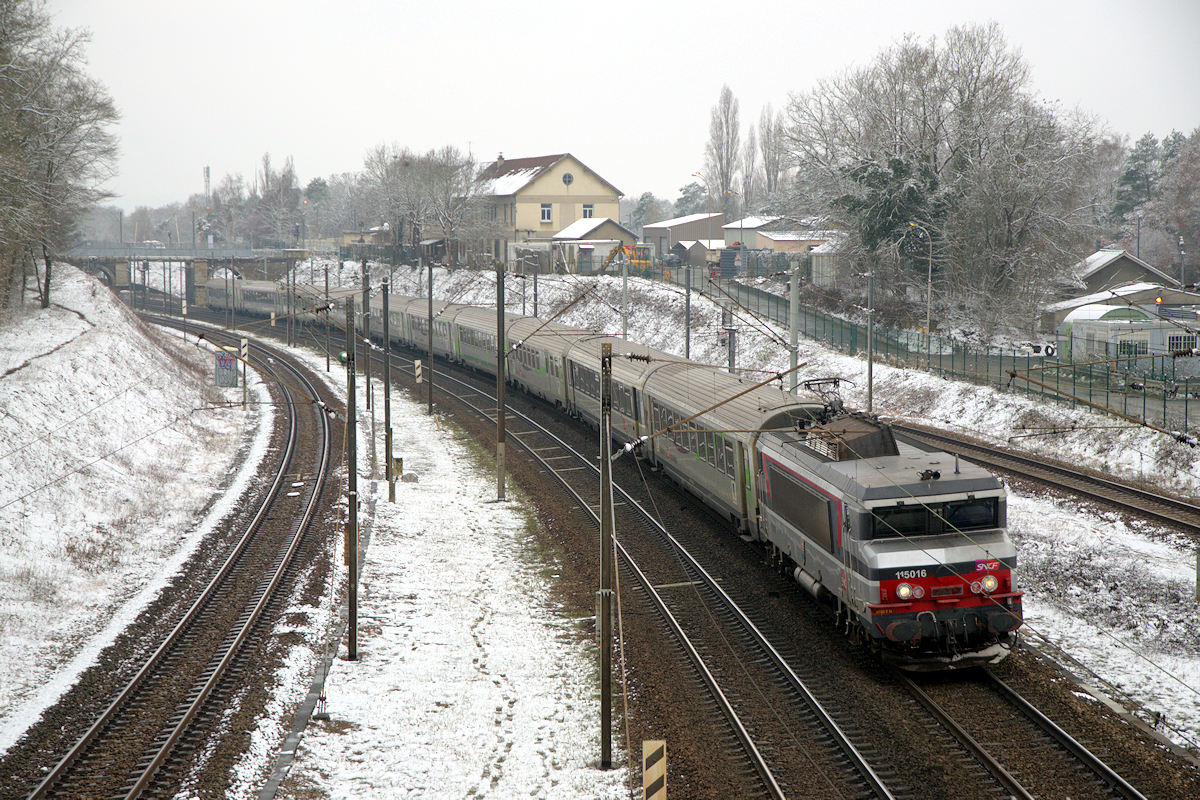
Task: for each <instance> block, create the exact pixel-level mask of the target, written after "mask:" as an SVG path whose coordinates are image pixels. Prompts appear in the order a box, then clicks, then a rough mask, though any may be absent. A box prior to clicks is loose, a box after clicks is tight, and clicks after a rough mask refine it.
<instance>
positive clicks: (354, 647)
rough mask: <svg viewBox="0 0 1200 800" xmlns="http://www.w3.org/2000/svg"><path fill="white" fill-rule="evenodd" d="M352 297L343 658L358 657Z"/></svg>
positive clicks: (350, 312)
mask: <svg viewBox="0 0 1200 800" xmlns="http://www.w3.org/2000/svg"><path fill="white" fill-rule="evenodd" d="M354 350H355V347H354V298H353V297H347V298H346V481H347V497H348V500H349V503H350V515H349V519H348V521H347V523H346V566H347V568H348V580H349V584H350V586H349V597H348V603H349V607H350V608H349V618H350V619H349V633H348V641H347V653H346V659H347V660H349V661H357V660H358V451H357V449H356V441H355V438H356V437H355V434H356V432H357V429H358V414H357V409H356V407H355V403H354V382H355V379H356V377H357V376H356V375H355V374H354Z"/></svg>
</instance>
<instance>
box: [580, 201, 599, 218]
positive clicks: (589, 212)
mask: <svg viewBox="0 0 1200 800" xmlns="http://www.w3.org/2000/svg"><path fill="white" fill-rule="evenodd" d="M595 215H596V206H595V204H593V203H584V204H583V218H584V219H594V218H595Z"/></svg>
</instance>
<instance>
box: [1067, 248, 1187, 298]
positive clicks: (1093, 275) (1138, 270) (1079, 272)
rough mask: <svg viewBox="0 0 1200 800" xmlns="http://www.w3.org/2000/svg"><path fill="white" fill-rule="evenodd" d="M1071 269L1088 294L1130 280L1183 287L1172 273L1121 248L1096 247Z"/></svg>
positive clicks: (1124, 283)
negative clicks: (1167, 272)
mask: <svg viewBox="0 0 1200 800" xmlns="http://www.w3.org/2000/svg"><path fill="white" fill-rule="evenodd" d="M1071 272H1072V275H1073V276H1074V277H1075V278H1077V279H1078V281H1079V282H1080V283H1081V284H1082V285H1083V286H1084V287H1085V288H1086V289H1087V291H1088V292H1089V293H1093V292H1099V291H1102V290H1104V289H1110V288H1113V287H1116V286H1123V285H1126V284H1130V283H1154V284H1158V285H1160V286H1170V287H1173V288H1179V287H1180V286H1181V284H1180V283H1179V281H1177V280H1175V279H1174V278H1172V277H1171V276H1170V275H1167V274H1166V273H1165V272H1162V271H1161V270H1159V269H1157V268H1155V267H1153V266H1151V265H1150V264H1147V263H1146V262H1145V261H1142V260H1141V259H1140V258H1138V257H1137V256H1135V255H1132V254H1130V253H1129V252H1128V251H1126V250H1122V249H1102V250H1097V251H1096V252H1094V253H1092V254H1091V255H1090V256H1088V257H1087V258H1085V259H1084V260H1082V261H1080V262H1079V263H1077V264H1076V265H1075V266H1074V268H1073V269H1072V270H1071Z"/></svg>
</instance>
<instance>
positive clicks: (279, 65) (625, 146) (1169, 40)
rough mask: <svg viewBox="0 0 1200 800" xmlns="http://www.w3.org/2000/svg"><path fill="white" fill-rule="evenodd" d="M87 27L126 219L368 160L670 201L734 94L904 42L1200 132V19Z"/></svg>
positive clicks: (126, 20) (71, 12) (799, 83)
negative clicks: (965, 30) (549, 164)
mask: <svg viewBox="0 0 1200 800" xmlns="http://www.w3.org/2000/svg"><path fill="white" fill-rule="evenodd" d="M48 7H49V8H50V10H51V12H52V13H53V14H54V16H55V21H56V24H58V25H59V26H67V27H86V28H89V29H90V30H91V31H92V34H93V41H92V43H91V44H90V45H89V47H88V51H87V52H88V56H89V70H90V72H91V73H92V74H93V75H94V76H95V77H96V78H98V79H99V80H101V81H103V82H104V83H105V84H106V85H107V86H108V88H109V90H110V91H111V92H112V94H113V96H114V98H115V100H116V102H117V105H118V107H119V109H120V111H121V114H122V121H121V123H120V126H119V128H118V133H119V135H120V138H121V156H120V163H119V168H120V174H119V175H118V176H117V178H115V179H114V180H113V182H112V183H111V184H110V186H109V188H110V189H111V190H112V191H114V192H116V193H117V194H118V195H119V197H118V198H117V200H116V201H115V202H117V203H118V204H119V205H121V206H123V207H125V208H126V209H128V210H132V208H133V207H134V206H136V205H143V204H149V205H160V204H163V203H167V202H171V201H173V200H184V199H185V198H186V197H187V195H188V194H190V193H194V192H202V191H203V189H204V184H203V167H204V165H205V164H208V165H210V166H211V167H212V174H213V183H214V184H215V183H216V182H217V181H219V180H220V178H221V176H223V175H224V174H226V173H229V172H235V173H236V172H241V173H243V174H245V175H246V176H247V178H249V177H250V176H251V175H252V174H253V172H254V170H255V168H256V167H257V165H258V163H259V160H260V158H261V156H262V154H263V153H264V152H270V153H271V155H272V158H273V162H274V163H275V164H279V163H282V161H283V159H284V158H285V157H287V156H289V155H290V156H292V157H293V158H294V159H295V163H296V169H297V172H298V174H299V175H300V177H301V179H302V180H303V181H304V182H307V181H308V180H309V179H311V178H313V177H317V176H327V175H329V174H332V173H336V172H348V171H354V170H358V169H360V168H361V166H362V159H363V156H364V155H365V153H366V152H367V150H368V149H370V148H371V147H372V146H374V145H377V144H380V143H383V142H399V143H401V144H407V145H410V146H412V147H414V148H418V149H428V148H432V147H437V146H441V145H443V144H455V145H458V146H460V147H462V148H464V149H466V148H468V147H469V148H470V149H471V150H472V151H473V152H474V153H475V154H476V156H477V158H479V159H481V160H490V159H492V158H494V157H495V156H496V154H497V153H498V152H503V153H504V155H505V156H506V157H508V158H517V157H522V156H533V155H544V154H547V153H557V152H563V151H568V152H571V153H573V154H574V155H575V156H577V157H578V158H580V159H581V160H582V161H583V162H584V163H586V164H588V165H589V166H590V167H592V168H593V169H595V170H596V171H597V172H599V173H600V174H601V175H603V176H604V177H605V178H607V179H608V180H610V181H611V182H612V183H614V184H615V185H616V186H617V187H618V188H619V189H621V190H622V191H623V192H625V193H626V194H627V195H634V196H636V195H638V194H640V193H641V192H643V191H653V192H655V193H656V194H658V195H660V196H665V197H667V198H668V199H672V200H673V199H675V198H676V197H677V196H678V189H679V187H680V186H683V185H684V184H685V183H688V182H689V181H690V180H691V179H692V178H691V173H693V172H695V171H697V170H699V169H700V168H701V166H702V163H703V154H704V142H705V138H706V135H707V129H708V116H709V113H710V110H711V108H712V106H713V105H714V103H715V102H716V99H717V95H718V93H719V92H720V89H721V86H722V84H726V83H727V84H729V86H730V88H731V89H732V90H733V92H734V95H735V96H736V97H737V98H738V100H739V101H740V103H741V114H742V122H743V124H745V123H747V122H749V121H751V120H753V121H757V119H758V115H759V111H760V109H761V108H762V106H763V105H764V104H766V103H772V104H774V105H775V107H776V108H779V107H782V106H784V105H785V104H786V102H787V98H788V94H789V92H794V91H802V90H805V89H808V88H811V87H812V86H813V84H814V83H815V82H816V81H817V80H818V79H819V78H822V77H825V76H828V75H831V74H834V73H837V72H840V71H842V70H843V69H845V68H846V67H848V66H851V65H855V64H863V63H865V62H867V61H869V60H870V59H871V58H872V57H873V56H874V54H875V53H877V52H878V51H879V50H880V49H881V48H883V47H885V46H887V45H889V44H891V43H893V42H895V41H897V40H898V39H899V38H900V37H901V36H902V35H903V34H904V33H906V32H913V33H916V34H917V35H919V36H921V37H928V36H930V35H935V34H937V35H940V34H942V33H944V32H945V30H946V29H947V28H949V27H951V26H953V25H957V24H963V23H967V22H983V21H987V20H989V19H995V20H996V21H997V22H999V23H1000V24H1001V26H1002V27H1003V28H1004V31H1005V33H1006V36H1007V37H1008V40H1009V42H1010V44H1012V45H1015V46H1017V47H1019V48H1020V49H1021V50H1022V52H1023V53H1024V55H1025V57H1026V59H1027V60H1028V61H1029V63H1030V65H1031V67H1032V75H1033V85H1034V89H1035V91H1037V92H1038V94H1040V95H1041V96H1043V97H1045V98H1047V99H1050V100H1057V101H1059V102H1060V103H1061V104H1063V105H1065V106H1067V107H1076V106H1077V107H1079V108H1081V109H1083V110H1085V111H1088V112H1090V113H1094V114H1096V115H1097V116H1099V117H1100V118H1101V119H1103V120H1105V121H1107V123H1108V124H1109V125H1110V127H1111V128H1112V129H1113V130H1114V131H1116V132H1119V133H1123V134H1128V135H1130V136H1131V137H1132V138H1135V139H1136V138H1137V136H1139V135H1141V134H1142V133H1144V132H1146V131H1152V132H1154V133H1155V134H1156V135H1158V136H1162V135H1164V134H1166V133H1168V132H1169V131H1170V130H1171V129H1173V128H1175V129H1178V130H1181V131H1184V132H1185V133H1187V132H1190V131H1191V130H1192V129H1194V128H1195V127H1196V126H1197V125H1200V91H1198V90H1197V89H1196V87H1195V85H1194V82H1195V79H1196V77H1197V76H1200V2H1197V1H1196V0H1142V1H1141V2H1139V3H1137V4H1136V5H1135V4H1131V3H1128V2H1120V1H1119V0H1090V2H1084V1H1083V0H1007V1H1006V2H1003V3H1001V2H995V1H994V0H992V1H990V2H986V3H985V2H978V0H955V1H944V0H908V2H903V3H901V2H884V1H883V0H879V1H878V2H870V1H869V0H825V1H824V2H820V3H816V2H812V0H792V2H788V3H779V2H774V3H772V2H759V1H758V0H742V2H737V3H714V2H709V1H708V0H693V1H692V2H681V1H680V0H671V2H657V3H645V2H642V3H634V2H626V0H611V2H608V3H606V4H597V3H583V4H568V3H554V2H551V3H547V2H540V3H529V2H507V3H498V2H494V1H493V2H488V3H481V2H478V0H463V1H462V2H453V1H452V0H451V1H448V2H436V0H429V1H427V2H416V1H415V0H409V2H402V3H401V2H381V1H380V0H343V2H339V3H328V2H317V0H288V2H279V1H278V0H205V2H203V3H181V2H172V1H171V0H167V2H163V3H156V4H146V3H144V2H140V1H135V0H50V2H49V3H48Z"/></svg>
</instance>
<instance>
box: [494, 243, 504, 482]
mask: <svg viewBox="0 0 1200 800" xmlns="http://www.w3.org/2000/svg"><path fill="white" fill-rule="evenodd" d="M504 360H505V359H504V262H503V261H499V260H497V261H496V499H497V500H501V501H502V500H504Z"/></svg>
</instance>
